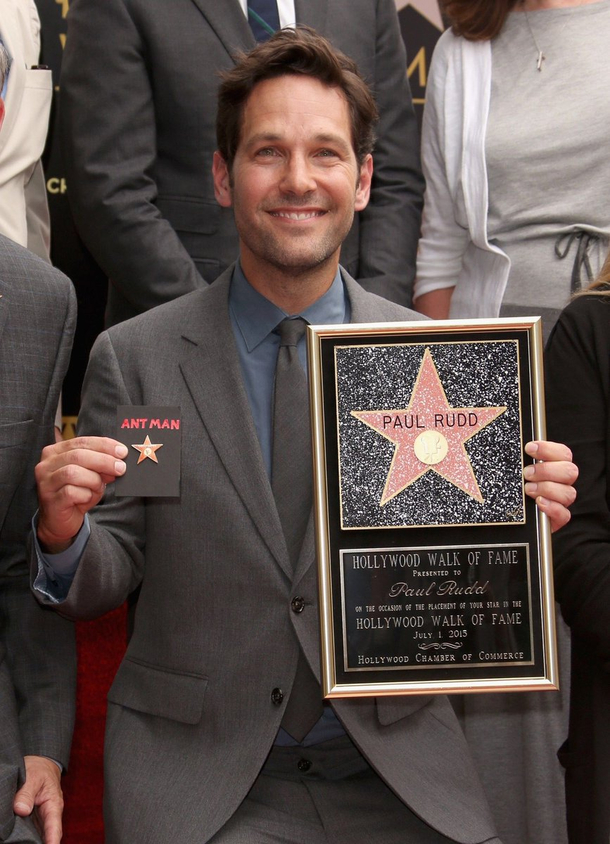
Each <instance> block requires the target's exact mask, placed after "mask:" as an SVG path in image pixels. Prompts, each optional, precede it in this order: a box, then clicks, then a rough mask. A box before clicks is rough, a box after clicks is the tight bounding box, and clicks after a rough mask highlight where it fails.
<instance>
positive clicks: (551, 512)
mask: <svg viewBox="0 0 610 844" xmlns="http://www.w3.org/2000/svg"><path fill="white" fill-rule="evenodd" d="M525 451H526V452H527V454H529V455H530V457H533V458H534V459H535V460H537V461H539V462H537V463H534V465H533V466H526V467H525V469H524V470H523V477H524V478H525V480H526V484H525V492H526V493H527V494H528V495H529V496H531V498H535V499H536V504H537V505H538V507H539V508H540V510H541V511H542V512H543V513H546V515H547V516H548V517H549V519H550V521H551V530H552V531H553V532H554V531H556V530H559V528H561V527H563V526H564V525H566V524H567V523H568V522H569V521H570V511H569V510H568V507H570V505H572V504H573V503H574V500H575V498H576V490H575V489H574V487H573V486H572V484H573V483H574V481H575V480H576V478H577V477H578V467H577V466H576V465H575V464H574V463H572V452H571V451H570V449H569V448H568V447H567V445H562V444H561V443H551V442H546V441H543V440H541V441H538V442H531V443H528V444H527V445H526V446H525Z"/></svg>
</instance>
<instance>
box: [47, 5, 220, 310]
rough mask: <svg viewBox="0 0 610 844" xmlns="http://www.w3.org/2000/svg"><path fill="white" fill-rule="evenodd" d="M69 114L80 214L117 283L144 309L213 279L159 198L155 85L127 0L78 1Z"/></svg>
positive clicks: (67, 133) (65, 138) (66, 80)
mask: <svg viewBox="0 0 610 844" xmlns="http://www.w3.org/2000/svg"><path fill="white" fill-rule="evenodd" d="M60 115H61V130H62V148H63V151H64V161H65V167H66V175H67V179H68V193H69V197H70V202H71V207H72V211H73V214H74V218H75V223H76V226H77V228H78V230H79V233H80V234H81V236H82V238H83V240H84V242H85V244H86V245H87V247H88V248H89V250H90V251H91V253H92V255H93V257H94V258H95V260H96V261H97V263H98V264H99V266H100V267H101V268H102V269H103V271H104V272H105V273H106V275H107V276H108V277H109V278H110V279H111V281H112V283H113V285H115V286H116V287H117V288H118V289H119V290H120V291H121V293H122V295H123V296H124V297H125V298H126V299H127V300H128V301H130V302H131V303H132V304H133V305H134V308H135V310H136V311H138V312H139V311H143V310H147V309H149V308H152V307H154V306H155V305H159V304H161V303H162V302H165V301H168V300H170V299H174V298H176V297H177V296H180V295H181V294H183V293H188V292H189V291H191V290H194V289H195V288H197V287H202V286H205V282H204V280H203V279H202V277H201V276H200V275H199V273H198V272H197V269H196V267H195V264H194V263H193V261H192V259H191V257H190V256H189V254H188V253H187V251H186V249H185V248H184V246H183V245H182V243H181V242H180V239H179V237H178V235H177V234H176V232H175V231H174V229H173V228H172V226H171V225H170V223H169V222H168V220H167V219H165V218H164V217H163V216H162V215H161V213H160V211H159V210H158V208H157V207H156V204H155V200H156V197H157V194H158V186H157V184H156V183H155V181H154V179H153V178H152V175H151V167H152V165H153V164H154V162H155V158H156V155H157V146H156V131H155V104H154V92H153V90H152V86H151V81H150V78H149V73H148V68H147V55H146V44H145V43H144V40H143V37H142V35H141V33H140V32H139V31H138V29H137V26H136V23H135V22H134V20H133V19H132V17H131V16H130V13H129V10H128V8H127V4H126V3H124V2H123V0H75V1H74V2H73V3H72V4H71V7H70V12H69V15H68V36H67V40H66V48H65V52H64V56H63V60H62V75H61V102H60ZM177 143H180V140H179V139H177Z"/></svg>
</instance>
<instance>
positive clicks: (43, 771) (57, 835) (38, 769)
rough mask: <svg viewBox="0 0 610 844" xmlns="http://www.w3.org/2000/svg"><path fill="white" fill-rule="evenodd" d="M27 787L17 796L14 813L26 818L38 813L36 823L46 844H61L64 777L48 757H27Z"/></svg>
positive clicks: (24, 786)
mask: <svg viewBox="0 0 610 844" xmlns="http://www.w3.org/2000/svg"><path fill="white" fill-rule="evenodd" d="M24 761H25V774H26V778H25V783H24V784H23V786H22V787H21V788H20V789H19V791H18V792H17V794H16V795H15V800H14V801H13V810H14V812H15V814H16V815H20V816H21V817H22V818H26V817H27V816H28V815H31V814H32V812H35V815H34V820H35V822H36V826H37V827H38V829H39V831H40V833H41V835H42V837H43V840H44V842H45V844H59V842H60V841H61V813H62V811H63V808H64V799H63V796H62V793H61V785H60V780H61V773H60V770H59V767H58V766H57V765H56V764H55V762H53V760H52V759H47V758H46V757H45V756H26V757H25V760H24Z"/></svg>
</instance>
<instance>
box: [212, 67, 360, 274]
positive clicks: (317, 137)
mask: <svg viewBox="0 0 610 844" xmlns="http://www.w3.org/2000/svg"><path fill="white" fill-rule="evenodd" d="M371 175H372V160H371V156H367V158H366V160H365V162H364V163H363V165H362V167H359V166H358V163H357V161H356V156H355V153H354V150H353V148H352V140H351V125H350V116H349V109H348V106H347V102H346V100H345V97H344V95H343V93H342V92H341V91H340V90H339V89H336V88H329V87H327V86H326V85H323V84H322V83H321V82H319V81H318V80H316V79H313V78H311V77H307V76H290V75H289V76H281V77H278V78H276V79H269V80H266V81H264V82H261V83H259V84H258V85H257V86H256V87H255V88H254V90H253V91H252V94H251V95H250V98H249V99H248V101H247V103H246V106H245V108H244V115H243V121H242V127H241V138H240V143H239V147H238V149H237V152H236V155H235V159H234V163H233V169H232V172H231V174H230V175H229V173H228V170H227V166H226V164H225V162H224V160H223V159H222V157H221V156H220V154H219V153H216V154H215V157H214V184H215V189H216V198H217V200H218V202H219V203H220V204H221V205H222V206H224V207H229V206H231V205H232V206H233V210H234V214H235V223H236V225H237V230H238V232H239V237H240V247H241V260H242V265H243V268H244V272H245V273H246V276H247V277H248V278H249V280H250V281H251V282H252V283H255V280H256V274H257V273H268V272H269V269H270V267H272V268H274V269H276V270H280V271H284V272H288V273H290V274H291V275H295V276H297V275H300V274H302V273H307V272H310V271H311V270H313V269H316V268H318V267H321V266H327V265H330V266H331V267H332V266H336V264H337V262H338V260H339V249H340V247H341V243H342V242H343V240H344V239H345V237H346V235H347V233H348V231H349V229H350V227H351V224H352V220H353V217H354V211H360V210H362V209H363V208H364V207H365V206H366V204H367V202H368V198H369V191H370V184H371Z"/></svg>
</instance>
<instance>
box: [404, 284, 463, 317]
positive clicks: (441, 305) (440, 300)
mask: <svg viewBox="0 0 610 844" xmlns="http://www.w3.org/2000/svg"><path fill="white" fill-rule="evenodd" d="M453 290H454V288H453V287H439V288H438V290H431V291H430V292H429V293H422V295H421V296H418V297H417V299H416V300H415V301H414V303H413V306H414V307H415V308H416V310H418V311H419V312H420V314H425V315H426V316H428V317H430V319H448V318H449V310H450V308H451V296H452V295H453Z"/></svg>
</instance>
